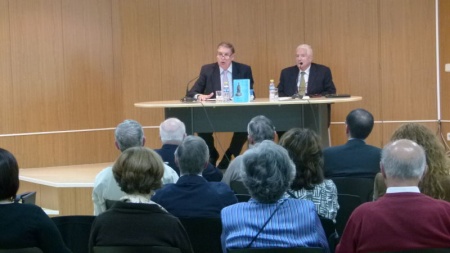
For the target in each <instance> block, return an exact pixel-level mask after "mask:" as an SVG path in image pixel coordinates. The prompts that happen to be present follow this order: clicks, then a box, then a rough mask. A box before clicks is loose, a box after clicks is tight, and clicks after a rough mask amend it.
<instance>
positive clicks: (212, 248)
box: [179, 218, 222, 253]
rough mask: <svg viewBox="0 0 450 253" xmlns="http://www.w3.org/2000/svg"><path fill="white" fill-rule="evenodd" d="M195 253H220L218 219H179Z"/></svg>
mask: <svg viewBox="0 0 450 253" xmlns="http://www.w3.org/2000/svg"><path fill="white" fill-rule="evenodd" d="M179 219H180V221H181V223H182V224H183V227H184V228H185V230H186V232H187V234H188V235H189V239H190V241H191V245H192V249H193V250H194V252H195V253H215V252H222V244H221V241H220V236H221V234H222V221H221V219H220V218H179Z"/></svg>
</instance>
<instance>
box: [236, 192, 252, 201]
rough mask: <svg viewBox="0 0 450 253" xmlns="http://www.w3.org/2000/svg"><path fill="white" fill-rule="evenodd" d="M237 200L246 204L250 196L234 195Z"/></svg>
mask: <svg viewBox="0 0 450 253" xmlns="http://www.w3.org/2000/svg"><path fill="white" fill-rule="evenodd" d="M234 195H235V196H236V198H237V200H238V202H247V201H249V200H250V199H251V198H252V196H250V194H234Z"/></svg>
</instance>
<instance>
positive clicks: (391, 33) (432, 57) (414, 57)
mask: <svg viewBox="0 0 450 253" xmlns="http://www.w3.org/2000/svg"><path fill="white" fill-rule="evenodd" d="M379 22H380V46H381V47H380V55H381V58H380V66H381V72H380V76H381V90H382V118H383V120H429V119H436V118H437V104H436V101H437V100H436V46H435V45H436V41H435V38H436V36H435V31H436V29H435V2H434V1H422V0H404V1H389V0H381V1H380V17H379Z"/></svg>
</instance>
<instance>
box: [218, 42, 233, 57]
mask: <svg viewBox="0 0 450 253" xmlns="http://www.w3.org/2000/svg"><path fill="white" fill-rule="evenodd" d="M219 47H226V48H229V49H231V53H232V54H234V46H233V44H231V43H230V42H226V41H222V42H220V43H219V45H217V48H219Z"/></svg>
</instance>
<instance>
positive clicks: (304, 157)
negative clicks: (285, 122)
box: [279, 128, 324, 191]
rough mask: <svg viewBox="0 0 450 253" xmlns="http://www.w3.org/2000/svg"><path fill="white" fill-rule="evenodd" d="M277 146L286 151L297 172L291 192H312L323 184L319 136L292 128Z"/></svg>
mask: <svg viewBox="0 0 450 253" xmlns="http://www.w3.org/2000/svg"><path fill="white" fill-rule="evenodd" d="M279 144H280V145H281V146H282V147H284V148H285V149H286V150H287V151H288V153H289V157H290V158H291V159H292V161H293V162H294V164H295V168H296V170H297V173H296V175H295V178H294V181H293V182H292V185H291V189H292V190H296V191H298V190H301V189H303V188H305V189H307V190H312V189H314V187H315V186H316V185H318V184H320V183H322V182H323V179H324V176H323V156H322V147H321V145H320V139H319V136H318V135H317V134H316V133H315V132H314V131H313V130H310V129H307V128H304V129H302V128H293V129H291V130H289V131H287V132H286V133H285V134H283V136H282V137H281V139H280V141H279Z"/></svg>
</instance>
